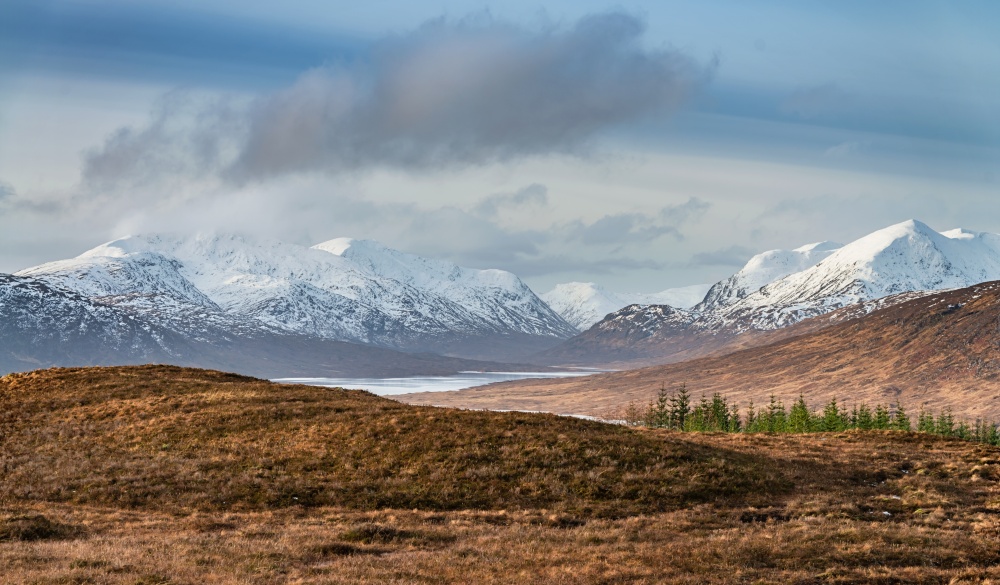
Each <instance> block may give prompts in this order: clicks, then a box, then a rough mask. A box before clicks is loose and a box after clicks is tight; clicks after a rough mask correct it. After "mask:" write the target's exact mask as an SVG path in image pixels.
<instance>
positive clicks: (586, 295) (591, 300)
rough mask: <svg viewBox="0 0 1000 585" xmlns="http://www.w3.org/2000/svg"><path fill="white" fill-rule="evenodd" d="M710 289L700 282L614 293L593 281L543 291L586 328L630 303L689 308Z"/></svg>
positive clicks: (556, 306)
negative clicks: (676, 286)
mask: <svg viewBox="0 0 1000 585" xmlns="http://www.w3.org/2000/svg"><path fill="white" fill-rule="evenodd" d="M707 291H708V285H707V284H696V285H692V286H686V287H680V288H670V289H667V290H664V291H661V292H658V293H614V292H611V291H609V290H607V289H606V288H604V287H602V286H600V285H598V284H595V283H593V282H567V283H563V284H558V285H556V286H555V287H554V288H553V289H552V290H550V291H549V292H547V293H545V294H543V295H542V300H544V301H545V302H546V303H548V304H549V306H550V307H552V309H553V310H555V312H557V313H559V314H560V315H562V317H563V318H564V319H566V320H567V321H569V323H570V324H572V325H573V326H574V327H576V328H577V329H579V330H581V331H584V330H586V329H588V328H590V326H591V325H593V324H594V323H597V322H598V321H600V320H601V319H603V318H604V317H605V316H606V315H609V314H610V313H614V312H615V311H618V310H619V309H622V308H623V307H626V306H628V305H642V306H646V305H669V306H672V307H677V308H688V307H691V306H693V305H695V304H697V303H698V301H700V300H701V299H702V298H704V296H705V293H706V292H707Z"/></svg>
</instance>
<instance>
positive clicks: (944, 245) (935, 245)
mask: <svg viewBox="0 0 1000 585" xmlns="http://www.w3.org/2000/svg"><path fill="white" fill-rule="evenodd" d="M769 279H773V280H769ZM994 279H1000V236H998V235H996V234H989V233H976V232H969V231H966V230H961V229H958V230H951V231H947V232H941V233H938V232H936V231H934V230H933V229H931V228H930V227H928V226H927V225H926V224H923V223H921V222H919V221H915V220H910V221H906V222H903V223H900V224H896V225H893V226H889V227H887V228H884V229H882V230H879V231H876V232H874V233H872V234H869V235H868V236H865V237H863V238H860V239H858V240H856V241H854V242H852V243H850V244H847V245H845V246H838V245H836V244H830V243H821V244H813V245H810V246H804V247H802V248H798V249H796V250H791V251H782V250H775V251H771V252H765V253H763V254H760V255H758V256H755V257H754V258H752V259H751V260H750V261H749V262H748V263H747V265H746V266H745V267H744V268H743V269H742V270H740V271H739V272H738V273H737V274H735V275H734V276H732V277H730V278H729V279H727V280H724V281H722V282H720V283H718V284H716V285H714V286H713V287H712V288H711V289H710V290H709V292H708V294H707V295H706V296H705V299H704V300H703V301H702V302H701V303H699V304H697V305H695V306H694V307H692V308H691V309H687V310H685V309H677V308H674V307H658V306H641V305H630V306H628V307H625V308H623V309H621V310H619V311H617V312H615V313H613V314H610V315H608V316H607V317H606V318H605V319H603V320H602V321H600V322H599V323H597V324H596V325H594V326H593V327H592V328H591V329H589V330H588V331H586V332H584V333H583V334H581V335H579V336H577V337H574V338H572V339H570V340H569V341H567V342H565V343H564V344H562V345H560V346H558V347H556V348H553V349H552V350H548V351H547V352H545V353H544V354H542V356H540V357H539V360H540V361H543V362H546V363H583V364H586V363H591V364H592V363H615V362H635V361H643V360H645V361H647V362H650V361H652V362H659V363H667V362H672V361H681V360H683V359H689V358H691V357H697V356H701V355H707V354H709V353H712V352H716V351H719V350H720V349H721V348H724V347H727V346H729V345H730V344H731V343H732V342H733V340H734V339H736V338H737V337H742V338H743V340H742V341H741V343H745V342H746V341H747V339H748V338H754V337H760V338H761V339H765V340H768V341H773V339H774V336H773V335H771V336H760V335H759V334H760V333H761V332H769V331H775V330H779V329H782V328H784V327H788V326H790V325H794V324H795V323H798V322H801V321H802V320H804V319H808V318H810V317H815V316H818V315H823V314H827V313H830V312H832V311H835V310H837V309H840V308H842V307H847V306H851V305H855V304H857V303H862V302H864V301H872V300H876V299H882V298H892V299H895V300H896V301H901V300H906V299H909V298H912V297H913V296H919V295H921V294H925V291H934V290H942V289H951V288H959V287H966V286H970V285H973V284H976V283H980V282H985V281H989V280H994ZM755 287H756V288H755ZM901 293H909V295H903V296H895V295H898V294H901ZM883 305H884V303H882V304H864V305H861V307H867V308H868V309H872V308H874V307H877V306H883Z"/></svg>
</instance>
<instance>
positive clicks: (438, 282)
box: [0, 235, 575, 363]
mask: <svg viewBox="0 0 1000 585" xmlns="http://www.w3.org/2000/svg"><path fill="white" fill-rule="evenodd" d="M29 291H33V292H30V294H29ZM32 295H34V296H32ZM43 297H44V299H45V300H44V302H42V301H38V299H41V298H43ZM0 299H3V301H2V304H0V313H3V314H4V315H2V316H4V317H5V318H6V319H7V320H8V322H10V323H14V325H13V327H14V328H16V329H17V331H14V330H13V329H10V327H8V329H9V330H8V331H7V335H8V337H6V338H2V339H0V348H5V347H10V348H14V347H16V346H18V345H20V346H22V347H23V348H24V349H23V351H22V353H23V354H25V355H23V356H22V357H25V358H26V359H30V358H31V356H30V355H27V354H29V353H30V351H28V349H27V348H30V347H33V346H32V344H31V343H28V344H27V345H25V339H27V337H25V336H28V337H32V336H33V337H32V339H36V340H41V339H45V338H46V336H48V337H52V338H53V339H55V338H62V339H67V340H69V339H77V337H79V336H80V335H83V336H84V337H87V338H88V339H90V342H88V343H93V344H95V345H94V347H95V349H94V350H92V351H94V352H97V353H102V354H103V353H107V352H113V351H119V352H120V351H121V348H123V347H126V346H128V347H131V346H135V347H134V351H132V353H134V354H135V355H137V356H138V355H142V356H149V359H157V358H159V357H164V356H165V357H167V358H169V357H170V356H175V355H178V354H179V353H183V352H182V351H181V350H180V349H178V348H179V347H180V346H183V345H184V344H186V343H208V344H211V343H214V344H216V345H220V344H223V345H224V344H226V343H235V342H237V341H239V340H243V341H245V340H246V339H249V338H253V339H257V340H261V339H265V338H271V339H279V338H280V339H286V340H287V339H289V338H295V339H296V340H297V341H296V345H300V346H301V345H302V344H303V343H306V344H308V340H310V339H312V340H316V341H329V342H334V341H335V342H349V343H355V344H365V345H371V346H376V347H380V348H387V349H393V350H401V351H409V352H414V351H418V352H437V353H442V354H452V355H455V356H459V357H471V358H475V357H479V356H482V355H491V356H499V357H498V358H495V359H512V358H513V359H516V358H517V357H518V356H522V355H527V354H530V353H532V352H533V351H537V350H538V349H541V348H544V347H547V346H551V345H553V344H555V343H557V342H558V341H560V340H561V339H565V338H567V337H569V336H571V335H572V334H573V333H575V330H574V329H573V327H572V326H571V325H569V324H568V323H566V322H565V321H564V320H563V319H562V318H561V317H560V316H559V315H558V314H556V313H555V312H554V311H552V310H551V309H550V308H549V307H548V306H547V305H546V304H545V303H544V302H543V301H542V300H541V299H539V298H538V297H537V296H536V295H535V294H534V293H533V292H532V291H531V289H530V288H528V286H527V285H525V284H524V283H523V282H521V280H520V279H519V278H517V277H516V276H515V275H513V274H511V273H509V272H504V271H501V270H472V269H467V268H462V267H459V266H456V265H453V264H451V263H448V262H444V261H439V260H429V259H426V258H421V257H419V256H414V255H411V254H405V253H402V252H398V251H396V250H392V249H389V248H387V247H385V246H382V245H381V244H378V243H376V242H370V241H363V240H351V239H337V240H331V241H329V242H324V243H322V244H319V245H317V246H314V247H312V248H306V247H303V246H296V245H291V244H285V243H281V242H277V241H269V240H251V239H248V238H245V237H241V236H235V235H202V236H195V237H191V238H178V237H172V236H164V235H149V236H133V237H128V238H122V239H119V240H115V241H113V242H109V243H107V244H103V245H101V246H98V247H97V248H94V249H92V250H89V251H87V252H84V253H83V254H81V255H79V256H77V257H76V258H72V259H68V260H60V261H56V262H50V263H47V264H43V265H41V266H37V267H33V268H29V269H26V270H22V271H19V272H18V273H16V274H15V275H7V276H5V277H4V280H2V281H0ZM32 303H34V305H32ZM28 306H37V307H38V310H37V311H28V310H26V309H25V307H28ZM55 310H58V311H60V312H61V314H62V315H63V317H60V318H54V317H52V315H50V314H49V313H51V312H52V311H55ZM43 323H44V324H45V326H43V325H42V324H43ZM131 323H135V326H134V327H133V326H131V325H130V324H131ZM126 325H128V327H125V328H123V326H126ZM81 328H82V329H81ZM32 331H34V333H32ZM14 333H18V335H19V337H18V342H16V343H15V342H14V341H13V337H11V336H13V335H14ZM94 335H98V336H99V337H100V341H99V342H98V341H97V338H92V337H93V336H94ZM32 343H34V342H32ZM63 345H64V349H65V350H66V351H70V349H71V348H70V346H71V345H72V344H69V343H68V342H67V343H65V344H63ZM96 348H99V349H96ZM77 350H79V348H72V351H77ZM47 351H48V350H47ZM43 353H46V352H43ZM46 355H49V358H48V359H49V360H50V361H51V359H53V358H52V356H51V355H50V354H49V353H46ZM122 355H123V356H126V355H129V352H122ZM57 363H58V362H57Z"/></svg>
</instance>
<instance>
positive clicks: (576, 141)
mask: <svg viewBox="0 0 1000 585" xmlns="http://www.w3.org/2000/svg"><path fill="white" fill-rule="evenodd" d="M643 33H644V24H643V22H642V20H640V19H639V18H637V17H634V16H631V15H628V14H623V13H618V12H612V13H606V14H597V15H592V16H588V17H585V18H582V19H581V20H579V21H578V22H576V23H575V24H574V25H573V26H570V27H554V28H549V29H545V30H541V31H537V30H535V31H532V30H527V29H524V28H521V27H518V26H515V25H512V24H508V23H503V22H498V21H496V20H493V19H492V18H489V17H488V16H486V17H479V18H471V19H465V20H460V21H457V22H456V21H450V20H443V19H442V20H436V21H432V22H430V23H428V24H426V25H424V26H422V27H421V28H419V29H417V30H416V31H414V32H412V33H409V34H405V35H400V36H397V37H393V38H389V39H385V40H383V41H380V42H377V43H375V44H374V45H373V46H372V48H371V50H370V51H369V53H368V55H367V57H366V58H364V59H356V60H354V61H351V62H345V63H341V64H337V65H331V66H328V67H323V68H319V69H313V70H311V71H308V72H307V73H305V74H304V75H302V76H301V77H300V78H299V80H298V81H297V82H296V83H295V84H293V85H292V86H291V87H288V88H287V89H284V90H282V91H278V92H275V93H272V94H269V95H265V96H261V97H259V98H258V99H256V100H254V101H253V102H252V103H251V104H250V105H247V106H245V107H242V108H236V107H235V106H234V105H233V102H216V103H200V104H190V103H188V104H180V105H177V104H174V103H171V104H168V106H166V107H164V108H161V110H160V111H159V112H158V114H157V115H156V116H155V117H154V118H153V119H152V120H151V122H150V123H149V124H148V125H147V126H146V127H144V128H138V129H137V128H123V129H121V130H119V131H118V132H116V133H115V134H114V135H112V136H111V137H109V138H108V140H107V141H106V142H105V144H104V145H102V146H101V147H100V148H97V149H95V150H94V151H92V152H90V153H89V154H88V156H87V157H86V160H85V164H84V171H83V175H84V178H85V181H86V182H88V183H93V184H96V185H100V186H103V187H105V188H107V187H109V186H110V185H112V184H121V185H123V186H126V187H127V186H131V185H134V184H138V185H142V184H143V183H144V182H147V181H148V180H150V178H151V176H152V175H151V173H154V172H159V173H161V174H164V175H166V176H179V175H183V174H184V173H195V174H198V173H205V172H207V171H208V170H209V169H210V170H211V171H212V172H215V173H218V174H219V175H221V176H223V177H225V178H226V179H228V180H229V181H232V182H235V183H243V182H246V181H252V180H264V179H269V178H273V177H277V176H281V175H287V174H292V173H301V172H323V173H331V174H337V173H344V172H353V171H358V170H366V169H372V168H397V169H408V170H437V169H443V168H457V167H463V166H469V165H481V164H488V163H492V162H497V161H509V160H514V159H519V158H523V157H530V156H534V155H543V154H551V153H582V152H584V151H585V150H586V147H587V145H588V140H589V139H590V138H592V137H593V136H595V135H597V134H599V133H600V132H602V131H604V130H607V129H609V128H612V127H615V126H617V125H620V124H623V123H626V122H630V121H634V120H636V119H638V118H641V117H644V116H649V115H652V114H655V113H661V112H669V111H671V110H673V109H675V108H677V107H678V106H679V105H680V104H681V103H683V102H684V100H685V99H686V98H688V97H689V96H690V95H691V94H692V92H694V91H696V90H697V89H698V88H699V87H700V86H701V85H702V84H703V83H704V82H706V81H707V80H708V78H709V77H710V75H711V73H712V68H711V67H703V66H700V65H698V64H697V63H695V62H694V61H692V60H691V59H690V58H689V57H687V56H686V55H684V54H683V53H681V52H679V51H677V50H673V49H666V48H654V49H651V48H648V47H646V46H644V45H643V43H642V37H643Z"/></svg>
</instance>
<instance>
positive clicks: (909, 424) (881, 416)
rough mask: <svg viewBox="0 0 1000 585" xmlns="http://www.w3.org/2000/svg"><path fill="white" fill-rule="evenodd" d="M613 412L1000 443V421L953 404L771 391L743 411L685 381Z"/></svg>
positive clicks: (655, 420)
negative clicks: (930, 406) (815, 406)
mask: <svg viewBox="0 0 1000 585" xmlns="http://www.w3.org/2000/svg"><path fill="white" fill-rule="evenodd" d="M609 418H612V419H616V420H618V421H622V422H624V423H625V424H628V425H632V426H645V427H650V428H662V429H672V430H677V431H694V432H698V431H701V432H711V431H716V432H728V433H741V432H742V433H818V432H836V431H846V430H851V429H857V430H873V429H881V430H898V431H913V430H916V431H918V432H924V433H930V434H935V435H942V436H946V437H956V438H960V439H965V440H968V441H976V442H979V443H988V444H991V445H1000V432H998V430H997V423H996V422H994V421H984V420H981V419H977V420H975V421H972V422H969V421H966V420H958V419H956V418H955V417H954V416H953V415H952V412H951V409H945V410H942V411H940V412H938V413H937V414H936V415H935V414H934V413H932V412H929V411H927V410H923V409H921V410H920V411H919V412H918V413H917V415H916V419H915V420H914V419H912V418H911V416H910V413H908V412H907V411H906V409H905V408H904V407H903V405H902V404H897V405H895V406H894V407H892V408H890V406H889V405H885V404H877V405H875V407H874V408H872V407H871V406H869V405H868V404H865V403H861V404H858V405H855V406H853V407H851V408H850V409H848V408H846V407H843V406H841V405H840V404H839V403H838V402H837V399H836V398H834V399H832V400H830V402H829V403H827V405H826V406H824V407H823V409H822V410H821V411H818V412H813V411H811V410H809V407H808V406H807V405H806V402H805V399H804V398H803V397H802V396H801V395H800V396H799V398H798V399H797V400H795V402H794V403H793V404H792V406H791V408H789V409H786V408H785V405H784V404H782V402H781V401H779V400H777V399H775V397H774V396H773V395H772V396H771V399H770V402H768V403H767V404H765V405H764V406H760V407H757V406H755V405H754V403H753V401H750V403H749V404H748V405H747V407H746V408H745V409H744V411H743V414H740V410H739V407H738V405H737V404H735V403H730V402H729V400H728V399H727V398H726V397H725V396H723V395H721V394H719V393H716V394H714V395H713V396H712V398H711V399H709V398H707V397H705V396H702V397H701V400H700V401H698V402H694V401H693V400H692V399H691V396H690V394H689V393H688V390H687V388H686V387H685V385H684V384H681V385H680V386H679V387H677V388H676V389H675V390H674V391H668V390H667V389H666V387H665V386H662V387H661V388H660V391H659V392H658V393H657V396H656V398H655V399H654V400H651V401H650V402H649V403H648V404H645V405H643V404H638V403H635V402H631V403H629V404H628V405H627V406H625V407H624V408H622V409H621V410H620V411H619V412H616V413H613V414H612V415H611V416H609Z"/></svg>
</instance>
